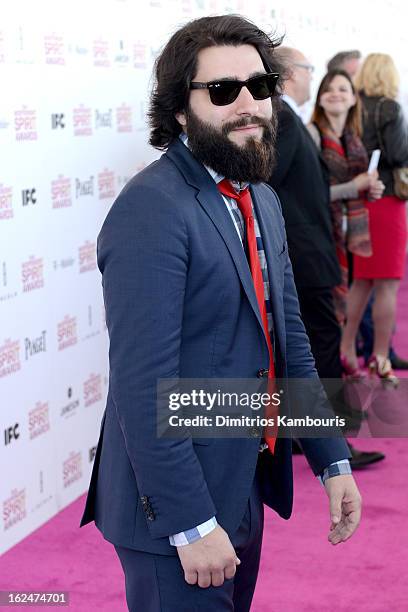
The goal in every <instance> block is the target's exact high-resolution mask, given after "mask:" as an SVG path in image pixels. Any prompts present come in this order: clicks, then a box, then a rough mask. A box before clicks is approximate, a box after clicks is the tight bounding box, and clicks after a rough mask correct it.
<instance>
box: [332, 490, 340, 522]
mask: <svg viewBox="0 0 408 612" xmlns="http://www.w3.org/2000/svg"><path fill="white" fill-rule="evenodd" d="M341 502H342V496H341V495H333V494H332V495H331V496H330V520H331V522H332V523H334V525H337V523H340V519H341Z"/></svg>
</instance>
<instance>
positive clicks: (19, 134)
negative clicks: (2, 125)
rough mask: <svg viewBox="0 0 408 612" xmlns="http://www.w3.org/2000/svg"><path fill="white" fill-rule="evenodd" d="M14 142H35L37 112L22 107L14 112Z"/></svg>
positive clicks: (36, 135) (36, 136)
mask: <svg viewBox="0 0 408 612" xmlns="http://www.w3.org/2000/svg"><path fill="white" fill-rule="evenodd" d="M14 128H15V132H16V140H37V138H38V134H37V112H36V111H35V110H34V109H29V108H27V107H26V106H23V108H22V109H21V110H16V111H15V112H14Z"/></svg>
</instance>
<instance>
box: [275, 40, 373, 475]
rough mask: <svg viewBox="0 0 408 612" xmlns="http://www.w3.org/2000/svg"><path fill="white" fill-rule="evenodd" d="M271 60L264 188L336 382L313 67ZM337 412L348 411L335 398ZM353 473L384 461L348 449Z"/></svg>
mask: <svg viewBox="0 0 408 612" xmlns="http://www.w3.org/2000/svg"><path fill="white" fill-rule="evenodd" d="M276 55H277V56H278V57H279V59H280V61H281V62H282V63H283V65H284V66H285V71H286V77H287V78H286V80H285V82H284V86H283V96H282V98H283V100H282V104H281V107H280V109H279V112H278V133H277V138H276V164H275V167H274V170H273V173H272V175H271V177H270V178H269V181H268V182H269V184H270V185H271V186H272V187H273V188H274V189H275V190H276V192H277V194H278V196H279V199H280V202H281V204H282V212H283V216H284V218H285V225H286V233H287V238H288V246H289V255H290V258H291V261H292V266H293V274H294V278H295V283H296V289H297V293H298V298H299V305H300V312H301V315H302V319H303V323H304V324H305V327H306V332H307V334H308V336H309V340H310V344H311V348H312V353H313V357H314V359H315V362H316V369H317V371H318V373H319V376H320V377H321V378H325V379H339V380H340V379H341V377H342V368H341V362H340V340H341V329H340V326H339V323H338V321H337V318H336V314H335V310H334V304H333V297H332V290H333V288H334V287H335V286H336V285H338V284H339V283H340V268H339V264H338V261H337V256H336V249H335V244H334V239H333V230H332V221H331V216H330V191H329V189H330V177H329V174H328V169H327V167H326V164H325V162H324V161H323V159H322V157H321V156H320V154H319V151H318V149H317V147H316V145H315V143H314V142H313V140H312V138H311V136H310V134H309V132H308V130H307V129H306V127H305V125H304V124H303V121H302V119H301V116H300V108H301V107H302V105H303V104H305V103H306V102H307V101H308V100H309V98H310V86H311V80H312V74H313V66H312V64H311V63H310V61H309V60H308V59H307V57H306V56H305V55H303V53H301V52H300V51H298V50H297V49H292V48H290V47H280V48H279V49H277V50H276ZM338 399H340V401H339V402H338V404H337V405H338V406H340V408H339V410H341V411H343V412H344V411H345V410H347V407H346V403H345V401H344V397H343V396H342V395H341V394H340V396H339V398H338ZM349 448H350V451H351V453H352V459H351V465H352V466H353V468H355V469H356V468H363V467H365V466H367V465H369V464H371V463H375V462H376V461H379V460H381V459H383V458H384V455H383V454H382V453H379V452H376V451H372V452H363V451H359V450H357V449H355V448H354V447H352V446H351V445H349Z"/></svg>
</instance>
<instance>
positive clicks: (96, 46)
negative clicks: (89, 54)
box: [93, 39, 110, 68]
mask: <svg viewBox="0 0 408 612" xmlns="http://www.w3.org/2000/svg"><path fill="white" fill-rule="evenodd" d="M93 58H94V66H97V67H98V68H109V66H110V60H109V43H108V41H107V40H102V39H98V40H94V42H93Z"/></svg>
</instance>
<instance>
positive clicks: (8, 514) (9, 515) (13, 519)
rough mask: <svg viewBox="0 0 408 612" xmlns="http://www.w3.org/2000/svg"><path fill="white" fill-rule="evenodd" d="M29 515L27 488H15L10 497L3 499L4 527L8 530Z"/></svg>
mask: <svg viewBox="0 0 408 612" xmlns="http://www.w3.org/2000/svg"><path fill="white" fill-rule="evenodd" d="M26 516H27V510H26V490H25V489H20V490H18V489H13V490H12V491H11V495H10V497H9V498H8V499H6V500H4V501H3V528H4V531H7V530H8V529H10V528H11V527H13V525H15V524H16V523H19V522H20V521H22V520H24V519H25V517H26Z"/></svg>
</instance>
